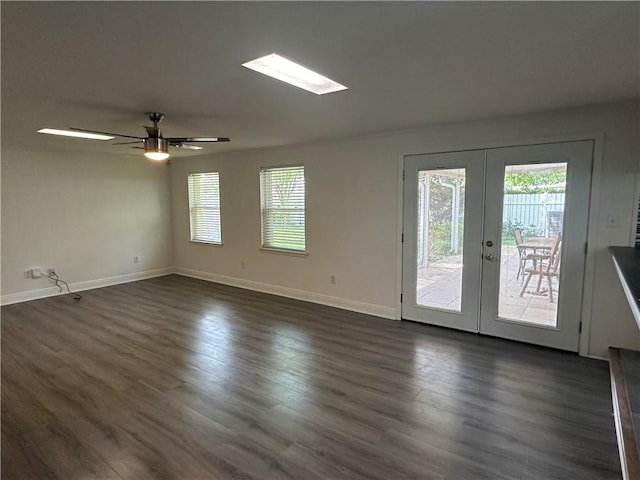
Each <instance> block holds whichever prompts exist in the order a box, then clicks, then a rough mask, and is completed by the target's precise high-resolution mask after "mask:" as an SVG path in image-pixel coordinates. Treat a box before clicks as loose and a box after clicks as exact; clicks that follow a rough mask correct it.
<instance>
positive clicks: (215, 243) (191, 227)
mask: <svg viewBox="0 0 640 480" xmlns="http://www.w3.org/2000/svg"><path fill="white" fill-rule="evenodd" d="M204 175H215V176H216V179H217V192H218V196H217V197H218V198H217V204H218V206H217V208H216V207H206V206H205V207H203V206H202V205H201V204H200V203H198V204H195V203H192V201H194V200H195V196H196V194H195V193H194V194H193V196H192V189H193V188H194V187H195V186H194V185H193V184H192V181H193V180H192V179H194V178H195V177H197V176H204ZM198 199H200V197H199V196H198ZM187 204H188V209H189V241H190V242H193V243H197V244H202V245H212V246H222V245H223V243H222V189H221V182H220V172H219V171H212V172H192V173H189V174H188V175H187ZM197 208H200V209H209V210H213V211H217V212H218V223H217V228H218V232H217V233H218V238H219V240H218V241H216V240H211V239H207V238H195V232H194V209H197ZM215 226H216V225H215V224H214V227H215ZM214 233H215V232H214Z"/></svg>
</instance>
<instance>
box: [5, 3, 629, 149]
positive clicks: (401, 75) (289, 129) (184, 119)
mask: <svg viewBox="0 0 640 480" xmlns="http://www.w3.org/2000/svg"><path fill="white" fill-rule="evenodd" d="M1 18H2V142H3V145H19V146H29V145H30V146H35V147H37V148H50V149H74V150H78V151H96V150H101V151H109V152H112V153H114V154H117V155H131V154H135V155H139V153H138V151H136V150H130V149H129V148H127V147H125V146H117V147H115V146H111V145H110V142H95V141H90V140H78V139H67V138H62V137H53V136H46V135H39V134H36V133H35V130H36V129H38V128H41V127H55V128H66V127H81V128H87V129H93V130H105V131H115V132H119V133H125V134H130V135H143V134H144V131H143V129H142V128H141V125H143V124H149V122H148V121H147V120H146V117H145V115H144V112H148V111H158V112H162V113H165V114H166V115H167V117H166V119H165V121H164V122H163V124H162V126H163V132H164V134H165V136H183V135H184V136H187V135H188V136H191V135H198V136H204V135H207V136H209V135H220V136H229V137H231V139H232V142H231V143H230V144H217V145H216V144H214V145H211V144H210V145H208V146H206V147H205V150H204V152H220V151H225V150H232V149H246V148H256V147H264V146H272V145H282V144H290V143H299V142H307V141H316V140H322V139H328V138H338V137H351V136H356V135H362V134H368V133H374V132H383V131H391V130H400V129H407V128H414V127H420V126H427V125H432V124H441V123H447V122H456V121H463V120H470V119H476V118H489V117H496V116H503V115H511V114H518V113H524V112H532V111H540V110H549V109H557V108H564V107H570V106H578V105H586V104H592V103H602V102H609V101H617V100H624V99H631V98H639V97H640V53H639V52H640V26H639V25H640V3H638V2H621V3H617V2H586V3H582V2H566V3H565V2H545V3H541V2H530V3H510V2H496V3H484V2H470V3H462V2H461V3H454V2H433V3H431V2H277V3H271V2H255V3H254V2H188V3H187V2H46V3H41V2H6V1H5V2H2V3H1ZM272 52H277V53H279V54H281V55H283V56H285V57H288V58H291V59H293V60H296V61H298V62H300V63H302V64H304V65H306V66H308V67H310V68H312V69H315V70H317V71H319V72H320V73H323V74H325V75H327V76H329V77H331V78H333V79H334V80H336V81H338V82H340V83H343V84H345V85H347V86H348V87H349V90H346V91H344V92H338V93H333V94H328V95H323V96H316V95H314V94H312V93H308V92H306V91H303V90H300V89H297V88H295V87H291V86H288V85H286V84H284V83H282V82H279V81H276V80H273V79H270V78H268V77H265V76H263V75H260V74H257V73H255V72H252V71H250V70H248V69H246V68H243V67H241V64H242V63H243V62H246V61H248V60H252V59H255V58H257V57H260V56H263V55H265V54H268V53H272ZM172 153H174V154H175V155H176V156H181V155H193V153H192V152H176V151H175V149H174V150H173V151H172ZM196 154H197V153H196Z"/></svg>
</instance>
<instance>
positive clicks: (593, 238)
mask: <svg viewBox="0 0 640 480" xmlns="http://www.w3.org/2000/svg"><path fill="white" fill-rule="evenodd" d="M592 137H593V138H592V140H593V163H592V166H591V191H590V192H589V217H588V219H587V245H588V248H587V255H586V256H585V259H584V279H583V282H582V312H580V313H581V315H580V318H581V320H582V331H581V332H580V336H579V340H578V341H579V343H578V354H579V355H581V356H583V357H585V356H588V355H589V346H590V343H591V312H592V311H593V290H594V284H595V281H596V275H595V271H596V248H595V246H596V245H597V244H598V216H599V214H600V208H601V205H600V184H601V182H602V162H603V159H604V138H605V137H604V133H602V132H599V133H598V132H596V133H593V134H592Z"/></svg>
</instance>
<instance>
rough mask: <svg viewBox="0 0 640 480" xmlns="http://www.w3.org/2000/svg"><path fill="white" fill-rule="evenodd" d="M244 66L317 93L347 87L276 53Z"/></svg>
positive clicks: (322, 93)
mask: <svg viewBox="0 0 640 480" xmlns="http://www.w3.org/2000/svg"><path fill="white" fill-rule="evenodd" d="M242 66H243V67H247V68H250V69H251V70H255V71H256V72H259V73H262V74H264V75H268V76H270V77H273V78H275V79H278V80H281V81H283V82H286V83H289V84H291V85H294V86H296V87H299V88H303V89H304V90H307V91H309V92H313V93H315V94H317V95H324V94H325V93H332V92H339V91H340V90H346V89H347V87H345V86H344V85H341V84H339V83H338V82H334V81H333V80H331V79H330V78H327V77H325V76H323V75H320V74H319V73H316V72H314V71H313V70H309V69H308V68H306V67H303V66H302V65H298V64H297V63H295V62H292V61H291V60H287V59H286V58H284V57H281V56H280V55H278V54H276V53H272V54H271V55H267V56H265V57H261V58H257V59H255V60H252V61H250V62H247V63H243V64H242Z"/></svg>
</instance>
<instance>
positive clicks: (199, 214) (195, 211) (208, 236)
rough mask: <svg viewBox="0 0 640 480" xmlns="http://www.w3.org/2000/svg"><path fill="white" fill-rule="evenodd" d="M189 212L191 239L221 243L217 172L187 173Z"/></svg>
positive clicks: (218, 178)
mask: <svg viewBox="0 0 640 480" xmlns="http://www.w3.org/2000/svg"><path fill="white" fill-rule="evenodd" d="M189 213H190V220H191V240H192V241H194V242H204V243H218V244H221V243H222V231H221V224H220V176H219V174H218V172H211V173H192V174H190V175H189Z"/></svg>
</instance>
